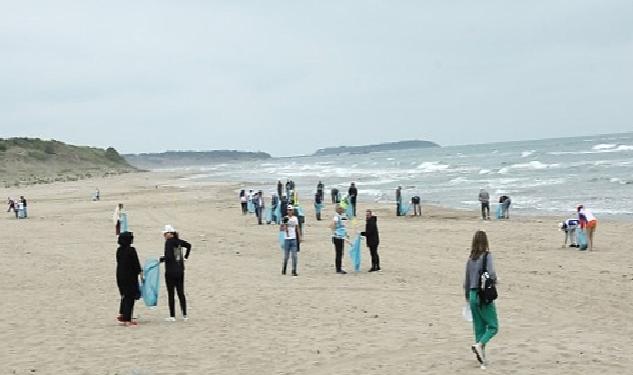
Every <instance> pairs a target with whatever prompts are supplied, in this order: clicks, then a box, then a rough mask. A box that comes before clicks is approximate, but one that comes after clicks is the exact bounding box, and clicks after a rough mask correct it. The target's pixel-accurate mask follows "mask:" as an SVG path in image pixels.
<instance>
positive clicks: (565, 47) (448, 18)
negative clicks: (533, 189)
mask: <svg viewBox="0 0 633 375" xmlns="http://www.w3.org/2000/svg"><path fill="white" fill-rule="evenodd" d="M3 9H4V11H3V13H2V14H0V48H1V50H2V51H3V59H1V60H0V85H1V87H2V88H3V90H2V92H1V93H0V113H2V117H3V119H2V123H1V124H0V136H21V135H28V136H39V137H52V138H56V139H60V140H64V141H68V142H71V143H78V144H90V145H97V146H108V145H113V146H115V147H117V148H118V149H120V150H121V151H123V152H147V151H162V150H166V149H214V148H237V149H248V150H263V151H268V152H271V153H273V154H275V155H289V154H297V153H308V152H311V151H313V150H314V149H316V148H319V147H324V146H333V145H339V144H342V143H345V144H351V143H356V144H362V143H368V142H381V141H392V140H399V139H410V138H420V139H430V140H434V141H437V142H439V143H441V144H464V143H480V142H487V141H497V140H514V139H530V138H544V137H550V136H565V135H580V134H592V133H603V132H605V133H606V132H618V131H627V130H630V127H631V118H632V114H633V109H631V106H630V105H628V104H629V103H628V101H630V98H631V97H632V94H633V71H632V68H631V66H633V26H632V25H631V22H630V20H631V19H633V3H631V2H630V1H616V0H613V1H588V0H574V1H571V0H569V1H561V0H558V1H556V0H554V1H531V2H507V1H501V0H496V1H439V0H437V1H424V2H421V1H402V2H387V1H336V2H333V1H332V2H328V1H325V2H323V1H284V2H282V1H277V2H274V1H266V2H263V1H259V2H258V1H252V2H229V1H226V2H223V1H209V2H206V1H182V2H178V3H174V2H168V1H135V2H122V1H113V2H107V3H103V2H90V1H82V2H76V1H73V2H71V1H66V2H64V1H59V2H48V1H41V2H7V4H4V5H3Z"/></svg>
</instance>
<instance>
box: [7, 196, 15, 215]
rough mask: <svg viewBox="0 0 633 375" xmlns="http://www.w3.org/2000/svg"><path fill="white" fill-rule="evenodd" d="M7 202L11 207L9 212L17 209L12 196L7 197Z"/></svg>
mask: <svg viewBox="0 0 633 375" xmlns="http://www.w3.org/2000/svg"><path fill="white" fill-rule="evenodd" d="M7 204H8V205H9V208H7V212H11V211H14V210H15V202H14V201H13V199H11V197H8V198H7Z"/></svg>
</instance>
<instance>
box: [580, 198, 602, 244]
mask: <svg viewBox="0 0 633 375" xmlns="http://www.w3.org/2000/svg"><path fill="white" fill-rule="evenodd" d="M576 211H578V220H579V221H580V229H581V230H586V231H587V240H588V241H587V242H589V251H591V250H593V236H594V234H595V232H596V227H598V219H596V217H595V216H594V215H593V212H591V211H589V210H588V209H586V208H585V206H583V205H582V204H579V205H578V207H577V208H576Z"/></svg>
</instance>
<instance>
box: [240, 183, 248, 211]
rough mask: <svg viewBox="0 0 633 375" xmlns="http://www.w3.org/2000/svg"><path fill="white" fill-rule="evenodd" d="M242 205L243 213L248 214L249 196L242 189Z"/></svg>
mask: <svg viewBox="0 0 633 375" xmlns="http://www.w3.org/2000/svg"><path fill="white" fill-rule="evenodd" d="M240 205H241V206H242V215H246V214H248V198H247V197H246V191H245V190H243V189H242V190H241V191H240Z"/></svg>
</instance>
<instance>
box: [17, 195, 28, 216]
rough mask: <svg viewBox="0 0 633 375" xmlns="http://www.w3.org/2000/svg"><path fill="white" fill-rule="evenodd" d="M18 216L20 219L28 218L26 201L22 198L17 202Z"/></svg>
mask: <svg viewBox="0 0 633 375" xmlns="http://www.w3.org/2000/svg"><path fill="white" fill-rule="evenodd" d="M16 217H17V218H18V219H25V218H26V209H25V206H24V202H23V201H22V199H20V200H19V201H18V202H17V211H16Z"/></svg>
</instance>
